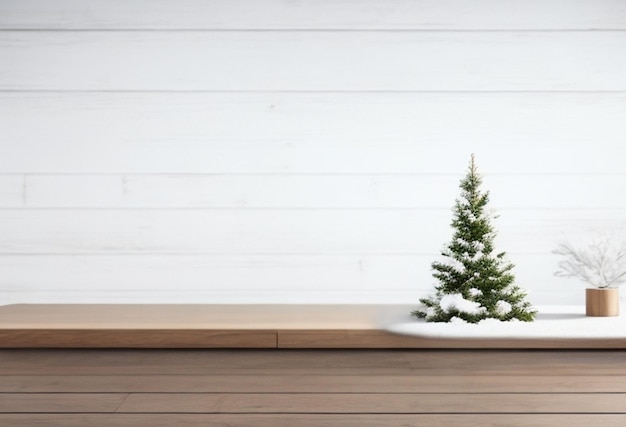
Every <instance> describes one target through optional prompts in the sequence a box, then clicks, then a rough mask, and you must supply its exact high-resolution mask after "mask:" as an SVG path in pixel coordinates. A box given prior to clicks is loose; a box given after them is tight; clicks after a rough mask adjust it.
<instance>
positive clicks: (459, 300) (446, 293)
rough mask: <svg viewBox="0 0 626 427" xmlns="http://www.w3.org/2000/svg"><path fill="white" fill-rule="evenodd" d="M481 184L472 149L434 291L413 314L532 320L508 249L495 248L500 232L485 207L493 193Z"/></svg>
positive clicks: (446, 319) (430, 319)
mask: <svg viewBox="0 0 626 427" xmlns="http://www.w3.org/2000/svg"><path fill="white" fill-rule="evenodd" d="M481 184H482V178H481V177H480V175H479V174H478V172H477V169H476V163H475V161H474V155H473V154H472V158H471V161H470V166H469V170H468V172H467V175H466V176H465V178H463V180H461V184H460V188H461V197H460V199H456V201H455V206H454V209H453V219H452V224H451V226H452V228H453V229H454V235H453V238H452V241H451V242H450V243H448V244H447V245H446V246H445V247H444V249H443V251H442V252H441V255H442V256H443V259H442V260H441V261H435V262H433V263H432V269H433V277H434V278H436V279H437V280H438V282H439V283H438V284H437V285H435V293H434V295H432V296H430V297H428V298H422V299H420V302H421V303H422V304H423V305H424V306H425V309H424V310H417V311H414V312H413V313H412V314H413V315H414V316H417V317H419V318H423V319H426V321H428V322H450V321H451V320H453V319H455V318H457V319H462V320H463V321H465V322H468V323H477V322H480V321H481V320H483V319H489V318H492V319H499V320H513V319H518V320H521V321H527V322H530V321H532V320H534V318H535V314H536V311H535V310H534V309H533V307H532V306H531V305H530V303H529V302H527V301H525V299H526V293H525V292H524V291H523V290H522V289H520V288H519V287H518V286H517V285H515V276H514V275H513V273H512V272H511V270H512V269H513V267H514V266H513V264H511V263H510V262H508V261H507V260H506V258H505V257H506V254H505V253H504V252H500V253H495V254H494V238H495V235H496V233H495V231H494V228H493V226H492V225H491V219H492V217H491V215H489V213H488V212H487V211H486V206H487V203H488V202H489V193H488V192H482V191H481V190H480V186H481Z"/></svg>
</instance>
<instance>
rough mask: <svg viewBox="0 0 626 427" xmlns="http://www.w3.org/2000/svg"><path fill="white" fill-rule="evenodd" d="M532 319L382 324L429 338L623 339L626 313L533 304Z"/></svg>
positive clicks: (390, 330) (392, 330) (394, 329)
mask: <svg viewBox="0 0 626 427" xmlns="http://www.w3.org/2000/svg"><path fill="white" fill-rule="evenodd" d="M536 309H537V311H538V313H537V316H536V319H535V321H534V322H519V321H513V322H501V321H499V320H494V319H489V320H485V321H482V322H480V323H477V324H471V323H461V322H451V323H434V322H430V323H429V322H426V321H424V320H422V319H414V320H411V321H403V322H398V323H393V324H390V325H387V326H386V328H385V329H386V330H388V331H389V332H393V333H398V334H404V335H415V336H421V337H429V338H626V316H624V315H620V316H616V317H587V316H585V307H581V306H549V307H536Z"/></svg>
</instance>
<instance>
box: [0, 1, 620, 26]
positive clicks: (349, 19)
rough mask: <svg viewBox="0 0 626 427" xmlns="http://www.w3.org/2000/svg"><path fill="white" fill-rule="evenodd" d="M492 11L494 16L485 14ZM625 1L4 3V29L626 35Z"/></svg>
mask: <svg viewBox="0 0 626 427" xmlns="http://www.w3.org/2000/svg"><path fill="white" fill-rule="evenodd" d="M485 9H489V13H482V11H483V10H485ZM624 22H626V12H624V9H623V8H621V7H620V2H619V1H618V0H596V1H588V0H578V1H563V0H547V1H545V0H544V1H539V0H527V1H524V2H523V3H521V4H520V3H518V2H515V1H499V2H491V1H486V0H477V1H473V2H472V3H471V5H469V4H467V2H464V1H462V0H452V1H446V2H441V1H437V0H418V1H411V0H392V1H388V2H386V7H385V8H384V13H381V11H380V4H379V3H378V2H376V1H374V0H368V1H341V2H336V1H335V2H333V1H314V0H307V1H300V2H298V3H296V4H294V3H293V2H290V1H288V0H269V1H264V2H263V5H262V6H261V5H259V4H258V3H257V2H254V1H250V0H221V1H211V2H206V1H201V0H169V1H161V2H159V7H158V8H155V7H153V4H152V3H151V2H149V1H147V0H132V1H128V0H126V1H125V0H109V1H107V2H102V3H100V2H90V3H88V4H86V3H85V2H84V1H80V0H56V1H55V2H54V4H51V3H50V2H47V1H45V0H21V1H19V2H12V1H10V0H4V1H1V2H0V28H4V29H7V28H8V29H16V28H21V29H39V28H54V29H168V30H179V29H207V30H223V29H228V30H230V29H244V30H248V29H274V30H284V29H296V30H300V29H352V30H361V29H370V30H411V29H418V30H458V29H479V30H480V29H490V30H494V29H505V30H510V29H539V30H542V29H564V30H571V29H582V30H588V29H620V28H621V29H624V28H625V27H624Z"/></svg>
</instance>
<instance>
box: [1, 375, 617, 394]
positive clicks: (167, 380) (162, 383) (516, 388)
mask: <svg viewBox="0 0 626 427" xmlns="http://www.w3.org/2000/svg"><path fill="white" fill-rule="evenodd" d="M329 385H332V387H331V390H332V392H333V393H500V392H502V391H503V390H506V391H507V392H515V393H626V376H622V375H599V376H593V375H586V376H564V375H555V376H540V375H488V376H479V375H460V376H454V375H448V376H444V375H411V374H407V375H367V376H364V375H318V374H313V375H302V374H294V375H280V374H277V375H239V374H233V375H4V376H1V377H0V393H65V392H67V391H68V390H71V391H72V392H76V393H124V392H129V393H164V392H165V393H238V392H241V390H242V389H244V388H245V391H246V392H248V393H325V392H328V391H329Z"/></svg>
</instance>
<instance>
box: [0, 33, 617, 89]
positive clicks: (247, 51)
mask: <svg viewBox="0 0 626 427" xmlns="http://www.w3.org/2000/svg"><path fill="white" fill-rule="evenodd" d="M625 50H626V38H624V37H622V35H621V34H620V33H616V32H580V33H575V32H564V33H559V32H546V33H509V32H486V33H473V32H472V33H425V32H390V33H386V32H377V33H352V32H348V33H320V32H304V33H298V34H296V35H294V34H290V33H280V32H261V33H249V32H241V33H239V32H225V33H219V32H218V33H215V32H211V33H206V32H182V33H181V32H169V33H162V32H148V33H143V32H133V33H132V34H125V33H118V32H103V33H99V32H81V33H66V32H2V33H0V52H2V62H3V63H5V64H8V65H7V66H5V67H2V68H0V82H1V83H0V90H24V89H30V90H133V91H141V90H193V91H197V90H218V91H231V90H232V91H255V90H262V91H268V90H281V91H284V90H287V91H293V90H308V91H336V90H339V91H360V90H377V91H380V90H386V91H404V90H414V91H419V90H426V91H481V90H482V91H485V90H489V91H498V90H516V91H528V90H531V91H540V90H548V91H555V90H564V91H570V90H576V91H594V90H595V91H617V90H619V91H623V90H626V77H625V76H624V73H621V72H620V70H622V69H624V68H626V57H624V55H620V53H621V52H623V51H625ZM423 58H429V60H428V61H424V60H423ZM319 64H325V66H324V67H320V66H319ZM42 69H45V73H42V72H41V70H42ZM156 69H158V70H160V72H158V73H155V72H153V70H156ZM459 70H463V71H464V72H462V73H460V72H459ZM172 75H176V78H175V79H173V78H172V77H171V76H172ZM390 76H393V78H390Z"/></svg>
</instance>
